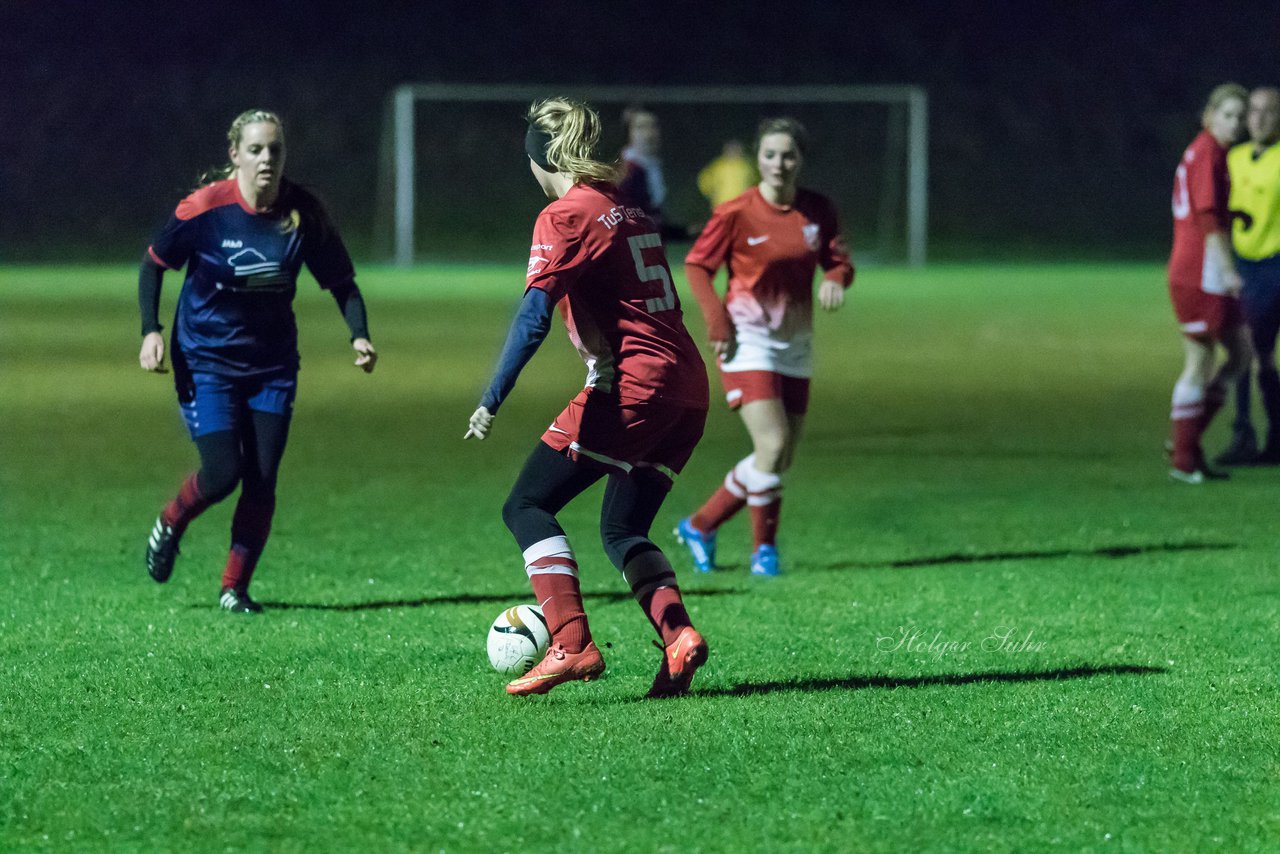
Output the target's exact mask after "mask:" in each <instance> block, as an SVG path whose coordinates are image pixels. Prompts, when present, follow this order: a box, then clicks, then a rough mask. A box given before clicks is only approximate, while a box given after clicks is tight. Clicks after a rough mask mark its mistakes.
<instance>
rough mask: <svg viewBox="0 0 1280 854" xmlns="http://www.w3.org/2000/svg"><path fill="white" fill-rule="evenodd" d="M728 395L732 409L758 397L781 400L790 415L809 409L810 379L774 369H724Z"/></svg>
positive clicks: (802, 413) (725, 389) (725, 386)
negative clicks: (792, 375)
mask: <svg viewBox="0 0 1280 854" xmlns="http://www.w3.org/2000/svg"><path fill="white" fill-rule="evenodd" d="M720 381H721V382H722V383H723V384H724V399H725V400H726V401H728V403H729V408H730V409H737V408H738V407H739V406H741V405H742V404H744V403H751V402H752V401H755V400H781V401H782V408H783V409H785V410H786V412H787V414H788V415H804V414H805V413H806V412H808V411H809V380H808V378H806V377H789V376H787V375H786V374H777V373H774V372H773V371H721V372H720Z"/></svg>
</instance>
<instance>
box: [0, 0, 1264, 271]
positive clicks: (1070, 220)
mask: <svg viewBox="0 0 1280 854" xmlns="http://www.w3.org/2000/svg"><path fill="white" fill-rule="evenodd" d="M0 68H3V70H4V74H3V77H4V80H3V84H0V93H2V94H0V98H2V99H3V103H2V104H0V127H3V128H4V129H5V132H4V133H3V134H0V194H2V195H0V201H3V202H4V203H5V204H4V208H3V209H4V210H5V211H10V210H13V209H14V208H15V206H16V207H17V208H18V209H23V208H26V209H29V211H30V212H29V214H28V215H24V216H21V217H14V216H10V215H9V214H7V213H6V215H5V221H4V222H0V241H2V244H0V245H4V246H8V247H11V249H10V253H6V254H11V253H14V252H16V254H17V255H24V254H25V255H32V254H35V255H38V254H40V253H41V252H43V251H45V249H39V248H31V249H30V251H27V250H25V249H24V247H40V246H46V245H47V244H48V240H47V238H48V237H49V235H50V233H51V232H52V231H54V230H56V229H58V228H60V227H61V228H65V227H66V226H68V225H70V226H71V229H70V230H71V231H72V232H74V235H73V236H72V237H63V238H61V240H62V244H70V243H73V242H76V241H82V242H83V243H84V244H85V246H87V247H92V246H95V245H97V244H100V243H103V242H110V241H113V240H115V239H116V238H117V237H123V236H124V235H127V236H128V238H129V239H133V237H134V236H136V235H137V234H141V233H144V232H145V231H146V230H147V229H149V228H150V227H152V225H153V224H154V222H153V221H154V215H153V214H151V213H150V212H151V211H153V210H154V209H155V208H156V207H157V206H160V207H163V204H162V202H163V203H167V201H168V196H169V195H170V194H171V192H172V189H171V188H172V187H173V186H174V185H175V182H180V181H181V180H185V179H184V178H181V177H179V176H180V175H183V176H184V175H186V174H187V173H189V172H191V171H192V170H196V169H198V168H200V167H201V166H203V165H207V163H206V161H207V160H208V159H209V156H210V155H209V154H208V152H209V151H210V150H215V151H216V149H217V147H218V143H219V139H218V137H219V136H220V134H221V132H222V128H224V127H225V125H226V122H227V117H228V116H233V115H234V114H235V113H236V112H238V111H239V110H240V109H242V108H243V107H244V106H245V105H247V104H250V103H253V104H270V105H273V106H276V107H278V108H279V109H281V111H282V112H287V113H288V114H290V115H293V116H305V117H306V122H305V130H306V135H305V138H300V136H299V135H298V134H293V133H292V132H291V134H292V135H291V145H292V146H294V147H295V150H299V149H300V150H303V151H306V152H307V153H308V156H309V157H311V158H312V161H311V164H310V165H311V166H312V167H313V168H314V169H315V170H316V171H320V172H322V173H324V175H325V176H326V177H325V178H324V180H323V183H324V184H325V185H326V188H327V189H328V190H329V195H330V198H331V199H332V200H333V203H334V205H335V206H336V207H337V208H339V209H340V210H344V209H345V211H346V212H347V218H353V219H360V220H370V219H371V216H370V211H369V205H371V204H372V202H371V201H370V200H369V197H368V193H367V192H362V190H366V189H367V188H368V186H369V185H370V184H371V183H372V182H374V181H375V180H376V170H377V151H376V150H374V149H376V148H377V146H378V139H379V136H378V131H379V123H380V118H379V117H380V112H381V109H382V104H383V99H384V97H385V95H386V93H387V92H388V91H389V90H390V88H391V87H393V86H395V85H396V84H398V83H402V82H406V81H425V80H434V81H441V82H481V83H483V82H493V83H501V82H519V83H542V82H546V83H570V84H571V83H579V84H590V83H597V84H673V85H674V84H679V85H690V84H708V83H720V84H746V83H753V84H830V83H903V82H905V83H915V84H919V85H922V86H924V87H925V88H926V89H927V90H928V92H929V95H930V99H931V152H930V154H931V173H932V180H931V200H932V206H933V215H932V224H933V231H934V234H935V235H936V236H937V237H938V239H939V240H940V241H951V242H970V243H973V244H975V245H989V244H999V243H1001V242H1005V241H1011V242H1013V243H1019V242H1022V243H1027V244H1030V245H1034V244H1039V243H1050V244H1059V245H1063V246H1066V247H1071V246H1077V245H1079V246H1089V245H1099V246H1100V245H1104V244H1110V243H1117V244H1120V243H1130V244H1132V245H1134V246H1139V245H1140V246H1143V247H1147V246H1154V245H1159V244H1160V243H1161V241H1163V240H1165V239H1166V237H1167V234H1166V232H1167V210H1165V208H1166V207H1167V205H1166V204H1165V201H1166V197H1167V195H1168V186H1167V185H1168V184H1169V183H1170V177H1169V176H1170V175H1171V173H1172V168H1173V166H1174V164H1175V163H1176V160H1177V157H1178V154H1179V152H1180V151H1181V148H1182V146H1184V145H1185V144H1186V142H1187V140H1188V139H1189V138H1190V136H1191V135H1192V134H1193V133H1194V131H1195V129H1196V121H1197V113H1198V112H1199V107H1200V105H1201V103H1202V101H1203V98H1204V96H1205V94H1206V93H1207V92H1208V90H1209V89H1210V88H1211V87H1212V86H1213V85H1214V84H1216V83H1218V82H1222V81H1223V80H1227V79H1234V80H1237V81H1239V82H1242V83H1245V84H1246V85H1254V84H1257V83H1261V82H1277V81H1280V3H1275V2H1273V3H1269V4H1258V3H1253V4H1244V3H1205V2H1194V3H1193V2H1180V0H1175V2H1151V3H1124V2H1087V3H1086V2H1081V3H1071V2H937V3H920V2H894V3H839V2H821V3H819V2H799V3H796V2H792V3H746V2H744V3H717V2H709V3H708V2H703V3H687V2H686V3H636V2H608V3H603V2H601V3H581V2H559V1H557V2H512V3H495V2H470V3H457V2H430V3H409V2H404V3H371V4H364V5H359V4H329V3H305V4H304V3H265V2H259V3H244V2H239V0H231V2H217V3H154V4H135V3H131V4H114V3H100V4H92V5H90V4H82V3H47V4H35V3H29V2H24V3H18V2H12V1H11V0H0ZM210 137H212V139H211V140H210ZM204 140H210V142H211V143H212V149H210V148H209V144H208V143H205V142H203V141H204ZM299 142H305V143H306V145H305V146H299V145H298V143H299ZM134 195H139V196H142V197H143V198H139V199H137V200H136V201H135V200H133V199H132V198H131V197H132V196H134ZM59 224H61V226H60V225H59ZM0 251H2V250H0ZM0 258H3V255H0Z"/></svg>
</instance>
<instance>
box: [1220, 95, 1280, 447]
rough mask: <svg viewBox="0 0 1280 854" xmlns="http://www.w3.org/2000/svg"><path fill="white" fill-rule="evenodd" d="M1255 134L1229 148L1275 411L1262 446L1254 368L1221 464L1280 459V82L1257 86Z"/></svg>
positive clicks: (1249, 300)
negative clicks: (1255, 415)
mask: <svg viewBox="0 0 1280 854" xmlns="http://www.w3.org/2000/svg"><path fill="white" fill-rule="evenodd" d="M1245 124H1246V125H1247V126H1248V129H1249V141H1248V142H1243V143H1241V144H1240V145H1237V146H1235V147H1234V148H1232V149H1231V151H1230V152H1229V153H1228V154H1227V171H1228V172H1229V173H1230V175H1231V196H1230V200H1229V202H1228V205H1229V207H1230V208H1231V211H1232V214H1233V215H1234V217H1235V219H1234V221H1233V223H1232V227H1231V247H1232V249H1233V251H1234V252H1235V256H1236V269H1237V270H1238V271H1239V273H1240V277H1241V279H1242V280H1243V282H1244V287H1243V288H1242V289H1241V291H1240V308H1241V311H1242V313H1243V314H1244V320H1245V323H1247V324H1248V325H1249V337H1250V338H1251V339H1252V341H1253V349H1254V353H1255V355H1256V357H1257V362H1258V389H1259V391H1260V392H1261V393H1262V407H1263V410H1264V411H1265V413H1266V417H1267V438H1266V444H1265V445H1263V448H1262V451H1261V452H1257V451H1256V447H1257V441H1256V439H1255V434H1254V431H1253V424H1252V420H1251V418H1250V406H1251V400H1250V379H1251V378H1250V374H1251V372H1250V371H1246V372H1245V375H1244V377H1243V378H1241V380H1240V382H1239V383H1238V384H1237V386H1236V419H1235V421H1234V422H1233V423H1232V440H1231V445H1230V446H1229V447H1228V448H1227V449H1226V450H1225V451H1224V452H1223V453H1222V454H1221V455H1219V456H1218V458H1217V462H1218V463H1219V464H1221V465H1233V464H1234V465H1248V464H1253V465H1280V373H1278V372H1277V370H1276V335H1277V333H1280V89H1277V88H1275V87H1271V86H1263V87H1259V88H1257V89H1254V90H1253V91H1252V92H1251V93H1249V105H1248V110H1247V112H1246V114H1245Z"/></svg>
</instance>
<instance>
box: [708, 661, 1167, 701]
mask: <svg viewBox="0 0 1280 854" xmlns="http://www.w3.org/2000/svg"><path fill="white" fill-rule="evenodd" d="M1166 672H1167V671H1166V670H1165V668H1163V667H1142V666H1139V665H1135V664H1113V665H1107V666H1105V667H1089V666H1082V667H1071V668H1064V669H1060V670H1038V671H1009V672H1002V671H996V672H987V673H944V674H941V675H937V676H848V677H845V678H843V679H792V680H789V681H785V682H743V683H742V684H740V685H735V686H733V687H732V688H709V689H707V690H705V691H696V690H695V691H694V692H693V696H695V697H754V696H757V695H759V694H776V693H778V692H780V691H806V692H813V691H858V690H861V689H864V688H927V687H929V686H931V685H972V684H974V683H976V682H1057V681H1060V680H1065V679H1092V678H1094V677H1097V676H1153V675H1156V674H1158V673H1166Z"/></svg>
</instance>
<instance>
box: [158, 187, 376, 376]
mask: <svg viewBox="0 0 1280 854" xmlns="http://www.w3.org/2000/svg"><path fill="white" fill-rule="evenodd" d="M147 251H148V253H149V254H150V256H151V258H152V260H153V261H155V262H156V263H157V264H159V265H160V266H162V267H165V268H168V269H172V270H176V269H179V268H181V267H182V266H183V265H186V267H187V276H186V280H185V281H184V282H183V284H182V293H181V294H180V295H179V297H178V309H177V315H176V317H175V319H174V328H173V349H174V351H175V353H174V355H175V356H178V355H179V354H180V355H181V358H183V359H184V360H185V362H186V365H187V367H188V368H189V369H190V370H191V371H194V372H204V373H215V374H223V375H230V376H253V375H257V374H264V373H271V372H277V371H281V370H290V369H292V370H297V368H298V328H297V323H296V321H295V319H294V316H293V297H294V294H295V293H296V291H297V284H298V274H299V272H300V271H301V269H302V265H303V264H306V265H307V269H308V270H310V271H311V274H312V275H313V276H315V278H316V281H317V282H319V283H320V286H321V287H322V288H325V289H332V288H337V287H340V286H342V285H345V284H347V283H350V282H352V281H353V280H354V278H355V268H354V267H353V266H352V264H351V257H350V256H349V255H348V254H347V249H346V247H345V246H344V245H343V243H342V238H341V237H340V236H339V235H338V232H337V229H336V228H334V226H333V224H332V223H331V222H330V221H329V218H328V217H327V216H326V214H325V212H324V208H323V207H322V206H321V204H320V202H319V201H318V200H317V199H316V197H315V196H313V195H312V194H311V193H309V192H307V191H306V190H304V189H302V188H301V187H299V186H297V185H296V184H292V183H290V182H288V181H282V182H281V186H280V195H279V198H278V199H277V200H276V204H275V205H274V206H273V207H272V209H271V210H270V211H267V212H264V213H259V212H257V211H255V210H254V209H253V208H252V207H250V206H249V204H248V203H247V202H246V201H245V200H244V197H243V196H242V195H241V193H240V187H239V185H238V184H237V182H236V180H235V179H234V178H228V179H226V180H223V181H217V182H215V183H213V184H209V185H208V186H205V187H201V188H200V189H198V190H196V191H195V192H194V193H192V194H191V195H189V196H187V197H186V198H185V199H183V200H182V201H181V202H180V203H179V204H178V208H177V210H176V211H174V214H173V216H172V217H171V218H170V219H169V222H168V224H167V225H166V226H165V227H164V229H163V230H162V231H161V232H160V235H159V236H158V237H157V238H156V239H155V242H153V243H152V244H151V246H150V248H149V249H148V250H147Z"/></svg>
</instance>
